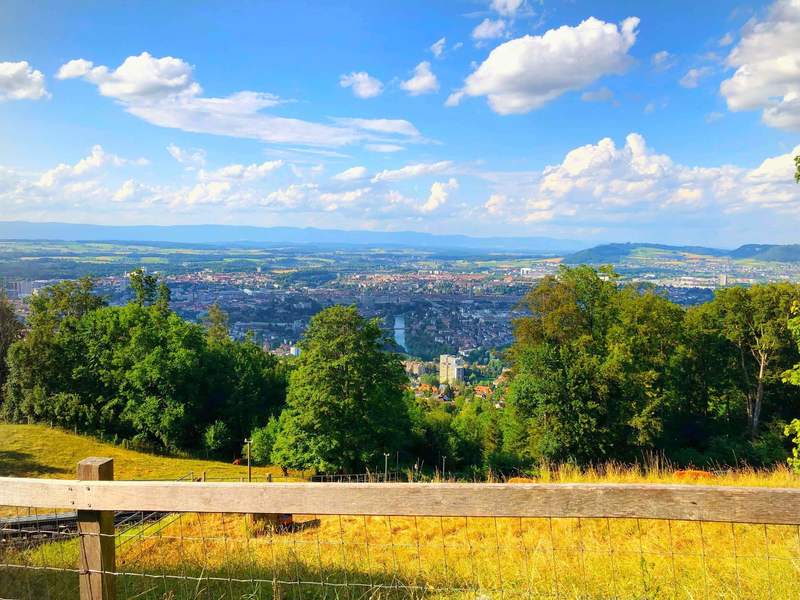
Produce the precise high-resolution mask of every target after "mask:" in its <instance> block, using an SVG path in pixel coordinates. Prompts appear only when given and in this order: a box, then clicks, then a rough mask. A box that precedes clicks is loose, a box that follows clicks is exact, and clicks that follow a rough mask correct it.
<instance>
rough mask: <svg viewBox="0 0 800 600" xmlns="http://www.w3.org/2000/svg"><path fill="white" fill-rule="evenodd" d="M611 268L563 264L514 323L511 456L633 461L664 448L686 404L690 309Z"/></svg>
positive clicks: (507, 448) (531, 295) (508, 445)
mask: <svg viewBox="0 0 800 600" xmlns="http://www.w3.org/2000/svg"><path fill="white" fill-rule="evenodd" d="M616 279H617V276H616V274H614V273H613V271H611V270H610V269H601V270H600V271H595V270H594V269H592V268H590V267H587V266H579V267H575V268H568V267H562V268H561V269H560V270H559V272H558V274H557V275H555V276H550V277H545V278H544V279H543V280H542V281H541V282H540V283H539V284H538V285H536V286H535V287H534V288H533V289H532V290H531V291H530V292H529V293H528V295H527V296H526V297H525V300H524V301H523V305H524V307H525V308H526V309H527V311H528V313H529V316H526V317H522V318H520V319H518V320H517V321H516V322H515V341H514V345H513V347H512V349H511V357H512V360H513V369H514V378H513V380H512V383H511V385H510V387H509V391H508V401H509V407H508V409H509V412H510V414H511V415H512V416H513V419H514V420H516V421H517V423H516V424H514V425H513V426H511V427H508V428H507V434H508V435H507V436H505V439H504V444H505V451H506V452H510V453H512V454H516V455H517V456H520V457H522V458H524V459H527V460H529V461H531V460H532V461H535V460H569V459H574V460H577V461H579V462H590V461H597V460H607V459H610V458H629V457H630V458H632V457H635V456H636V455H637V454H638V453H639V452H640V451H641V450H643V449H648V448H654V447H656V446H657V445H659V444H660V443H661V440H662V439H663V436H664V430H665V424H666V423H667V422H668V420H669V417H670V413H671V411H672V410H673V409H674V405H675V404H676V403H677V402H678V401H679V398H678V397H677V394H676V392H675V385H676V378H677V373H676V369H675V365H674V362H673V354H674V353H675V351H676V349H677V348H678V347H679V345H680V343H681V335H682V321H683V317H684V313H683V310H682V309H681V308H680V307H678V306H676V305H674V304H672V303H671V302H669V301H667V300H665V299H664V298H662V297H660V296H658V295H657V294H655V293H654V292H653V291H652V290H648V289H640V288H638V287H633V286H625V287H620V286H618V285H617V282H616Z"/></svg>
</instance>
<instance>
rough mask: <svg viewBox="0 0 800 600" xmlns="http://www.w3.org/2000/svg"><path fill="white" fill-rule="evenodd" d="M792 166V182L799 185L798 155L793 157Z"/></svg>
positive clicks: (799, 156) (799, 158)
mask: <svg viewBox="0 0 800 600" xmlns="http://www.w3.org/2000/svg"><path fill="white" fill-rule="evenodd" d="M794 165H795V172H794V181H795V183H800V154H799V155H797V156H795V157H794Z"/></svg>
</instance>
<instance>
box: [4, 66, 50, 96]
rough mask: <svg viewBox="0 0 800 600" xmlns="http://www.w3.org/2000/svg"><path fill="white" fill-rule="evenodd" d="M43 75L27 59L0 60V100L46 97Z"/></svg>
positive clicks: (47, 94)
mask: <svg viewBox="0 0 800 600" xmlns="http://www.w3.org/2000/svg"><path fill="white" fill-rule="evenodd" d="M49 96H50V94H49V93H48V92H47V89H46V87H45V83H44V75H43V74H42V72H41V71H37V70H35V69H33V68H32V67H31V66H30V65H29V64H28V62H27V61H24V60H23V61H20V62H0V102H2V101H4V100H39V99H41V98H47V97H49Z"/></svg>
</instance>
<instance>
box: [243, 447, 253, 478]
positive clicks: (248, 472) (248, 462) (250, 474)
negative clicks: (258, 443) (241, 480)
mask: <svg viewBox="0 0 800 600" xmlns="http://www.w3.org/2000/svg"><path fill="white" fill-rule="evenodd" d="M252 442H253V440H248V439H247V438H245V440H244V443H245V444H247V483H250V482H252V481H253V468H252V467H251V466H250V444H251V443H252Z"/></svg>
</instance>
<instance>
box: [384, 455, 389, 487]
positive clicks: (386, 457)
mask: <svg viewBox="0 0 800 600" xmlns="http://www.w3.org/2000/svg"><path fill="white" fill-rule="evenodd" d="M387 481H389V453H388V452H384V453H383V483H386V482H387Z"/></svg>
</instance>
